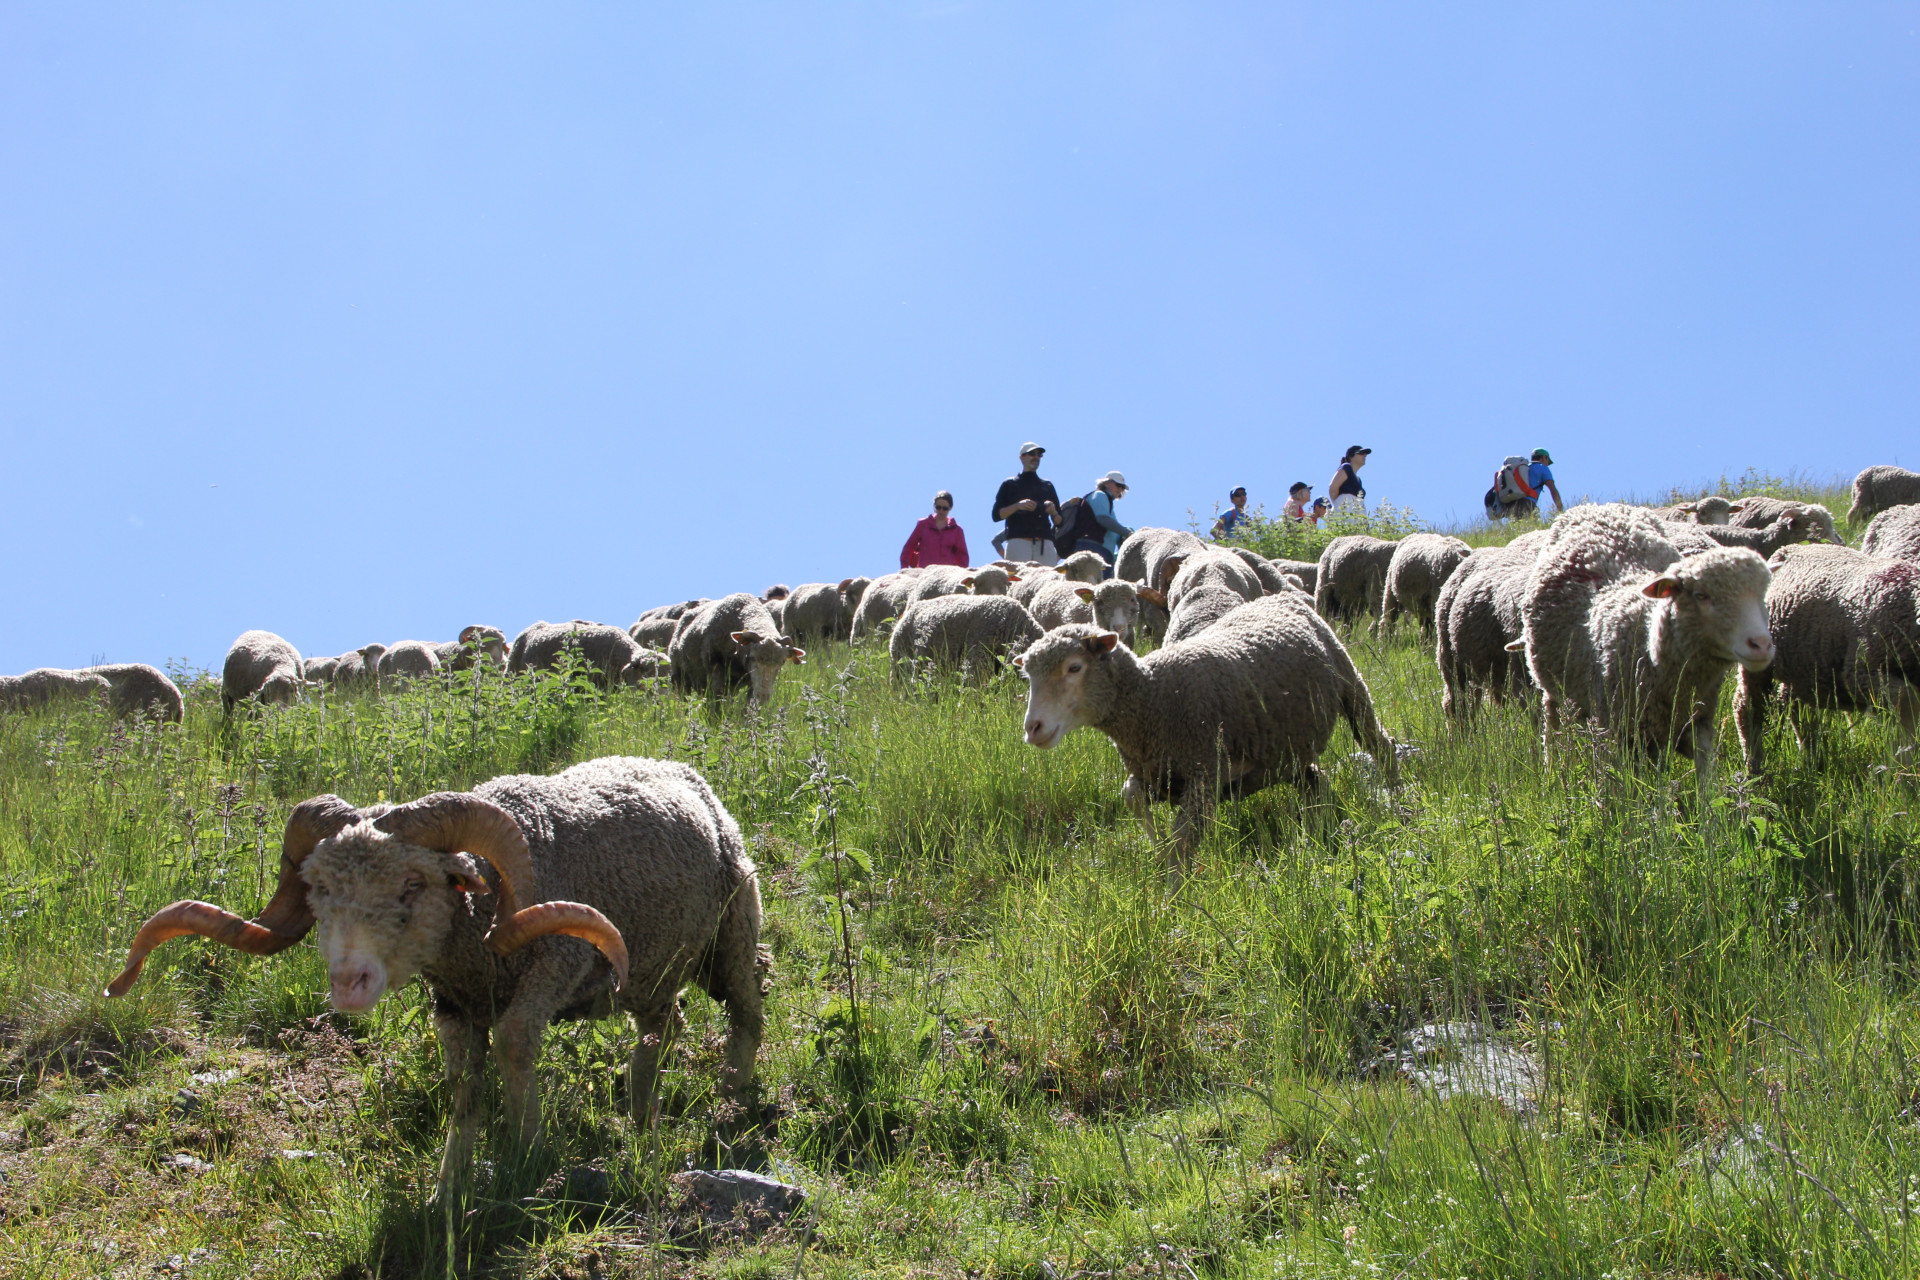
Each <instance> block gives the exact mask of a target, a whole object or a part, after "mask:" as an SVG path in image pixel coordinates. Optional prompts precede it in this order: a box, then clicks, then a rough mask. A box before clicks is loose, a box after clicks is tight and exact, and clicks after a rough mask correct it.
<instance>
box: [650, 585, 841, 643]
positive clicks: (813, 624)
mask: <svg viewBox="0 0 1920 1280" xmlns="http://www.w3.org/2000/svg"><path fill="white" fill-rule="evenodd" d="M856 583H858V584H859V586H860V589H861V590H862V591H864V590H865V589H866V585H867V580H866V579H865V578H842V579H841V580H840V582H839V584H838V585H837V586H836V585H835V584H833V583H831V582H803V583H801V584H800V585H799V586H797V587H795V588H794V589H793V594H792V595H790V596H788V597H787V607H786V612H785V614H784V615H783V621H784V622H785V630H786V633H787V634H788V635H789V636H791V637H793V642H794V643H795V644H798V645H810V644H812V645H826V644H830V643H831V642H833V641H835V640H845V639H847V637H848V636H849V635H850V634H851V632H852V630H853V609H854V603H853V602H857V601H858V600H859V598H860V597H859V594H858V593H857V592H854V591H853V590H852V589H853V587H854V584H856ZM669 638H671V637H669Z"/></svg>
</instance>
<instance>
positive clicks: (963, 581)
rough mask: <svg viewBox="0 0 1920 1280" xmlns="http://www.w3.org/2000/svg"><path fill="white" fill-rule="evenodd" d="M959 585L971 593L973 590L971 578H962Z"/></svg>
mask: <svg viewBox="0 0 1920 1280" xmlns="http://www.w3.org/2000/svg"><path fill="white" fill-rule="evenodd" d="M960 585H961V586H963V587H965V588H966V589H967V590H969V591H971V590H973V579H972V578H971V577H966V578H962V579H960Z"/></svg>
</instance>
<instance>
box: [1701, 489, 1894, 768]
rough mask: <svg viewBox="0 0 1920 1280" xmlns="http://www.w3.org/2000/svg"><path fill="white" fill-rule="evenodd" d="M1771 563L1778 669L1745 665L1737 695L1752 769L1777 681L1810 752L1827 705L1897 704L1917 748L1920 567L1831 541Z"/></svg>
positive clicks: (1760, 764)
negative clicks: (1836, 544)
mask: <svg viewBox="0 0 1920 1280" xmlns="http://www.w3.org/2000/svg"><path fill="white" fill-rule="evenodd" d="M1910 509H1911V510H1915V511H1920V507H1913V508H1910ZM1896 510H1898V508H1896ZM1879 518H1880V517H1876V519H1879ZM1769 564H1770V565H1771V566H1772V569H1773V586H1772V589H1771V590H1769V591H1768V592H1767V625H1768V628H1769V630H1770V631H1771V632H1772V634H1773V643H1774V649H1775V657H1774V661H1773V665H1772V666H1770V667H1767V668H1765V669H1763V670H1759V671H1752V670H1748V671H1742V672H1741V673H1740V687H1739V688H1738V689H1737V690H1736V691H1735V693H1734V699H1733V709H1734V722H1735V723H1736V724H1737V725H1738V726H1739V730H1740V742H1741V744H1742V745H1743V746H1744V747H1745V748H1746V754H1747V768H1748V769H1749V770H1750V771H1751V772H1754V773H1758V772H1760V771H1761V770H1762V769H1763V768H1764V767H1765V765H1766V759H1765V753H1764V749H1763V745H1762V744H1763V739H1764V736H1765V730H1766V709H1767V704H1768V702H1770V701H1771V700H1772V696H1773V693H1774V683H1775V681H1778V682H1779V685H1780V692H1781V694H1782V695H1783V696H1784V697H1785V699H1786V701H1787V703H1788V705H1789V706H1790V707H1791V708H1792V711H1793V718H1794V726H1795V730H1796V733H1797V736H1798V737H1799V739H1800V744H1801V747H1802V749H1803V750H1806V751H1809V752H1811V751H1814V750H1815V749H1816V748H1817V736H1816V735H1817V729H1818V721H1819V713H1820V712H1821V711H1870V710H1892V711H1893V712H1894V713H1895V714H1896V715H1897V716H1898V717H1899V720H1900V736H1901V739H1902V750H1903V751H1904V750H1910V749H1911V747H1912V744H1913V740H1914V730H1915V728H1916V727H1920V566H1916V565H1914V564H1911V563H1909V562H1907V561H1905V560H1893V559H1887V558H1884V557H1879V556H1871V555H1867V554H1864V553H1862V552H1859V551H1855V550H1853V549H1852V548H1850V547H1827V546H1804V547H1788V548H1785V549H1783V550H1781V551H1780V552H1778V553H1777V554H1776V555H1775V556H1774V557H1773V559H1772V560H1771V561H1769Z"/></svg>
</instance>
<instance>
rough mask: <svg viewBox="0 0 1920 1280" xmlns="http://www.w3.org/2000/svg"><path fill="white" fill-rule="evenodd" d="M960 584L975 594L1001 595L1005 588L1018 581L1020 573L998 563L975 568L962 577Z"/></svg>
mask: <svg viewBox="0 0 1920 1280" xmlns="http://www.w3.org/2000/svg"><path fill="white" fill-rule="evenodd" d="M960 581H961V585H962V586H964V587H966V589H967V590H969V591H971V592H973V594H975V595H977V596H1003V595H1005V594H1007V588H1008V587H1010V586H1012V585H1013V584H1014V583H1016V582H1018V581H1020V575H1018V574H1016V573H1014V572H1013V571H1012V570H1010V569H1002V568H1001V567H1000V566H998V565H991V564H990V565H988V566H987V567H986V568H984V569H975V570H974V571H973V572H972V573H970V574H968V575H967V576H966V577H965V578H962V579H961V580H960Z"/></svg>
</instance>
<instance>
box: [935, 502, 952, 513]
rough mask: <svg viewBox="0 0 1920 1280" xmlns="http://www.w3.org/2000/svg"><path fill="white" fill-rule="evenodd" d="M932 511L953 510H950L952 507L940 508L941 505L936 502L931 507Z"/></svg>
mask: <svg viewBox="0 0 1920 1280" xmlns="http://www.w3.org/2000/svg"><path fill="white" fill-rule="evenodd" d="M933 509H934V510H935V511H951V510H953V508H952V507H943V506H941V505H940V504H939V503H937V502H936V503H935V504H934V506H933Z"/></svg>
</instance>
